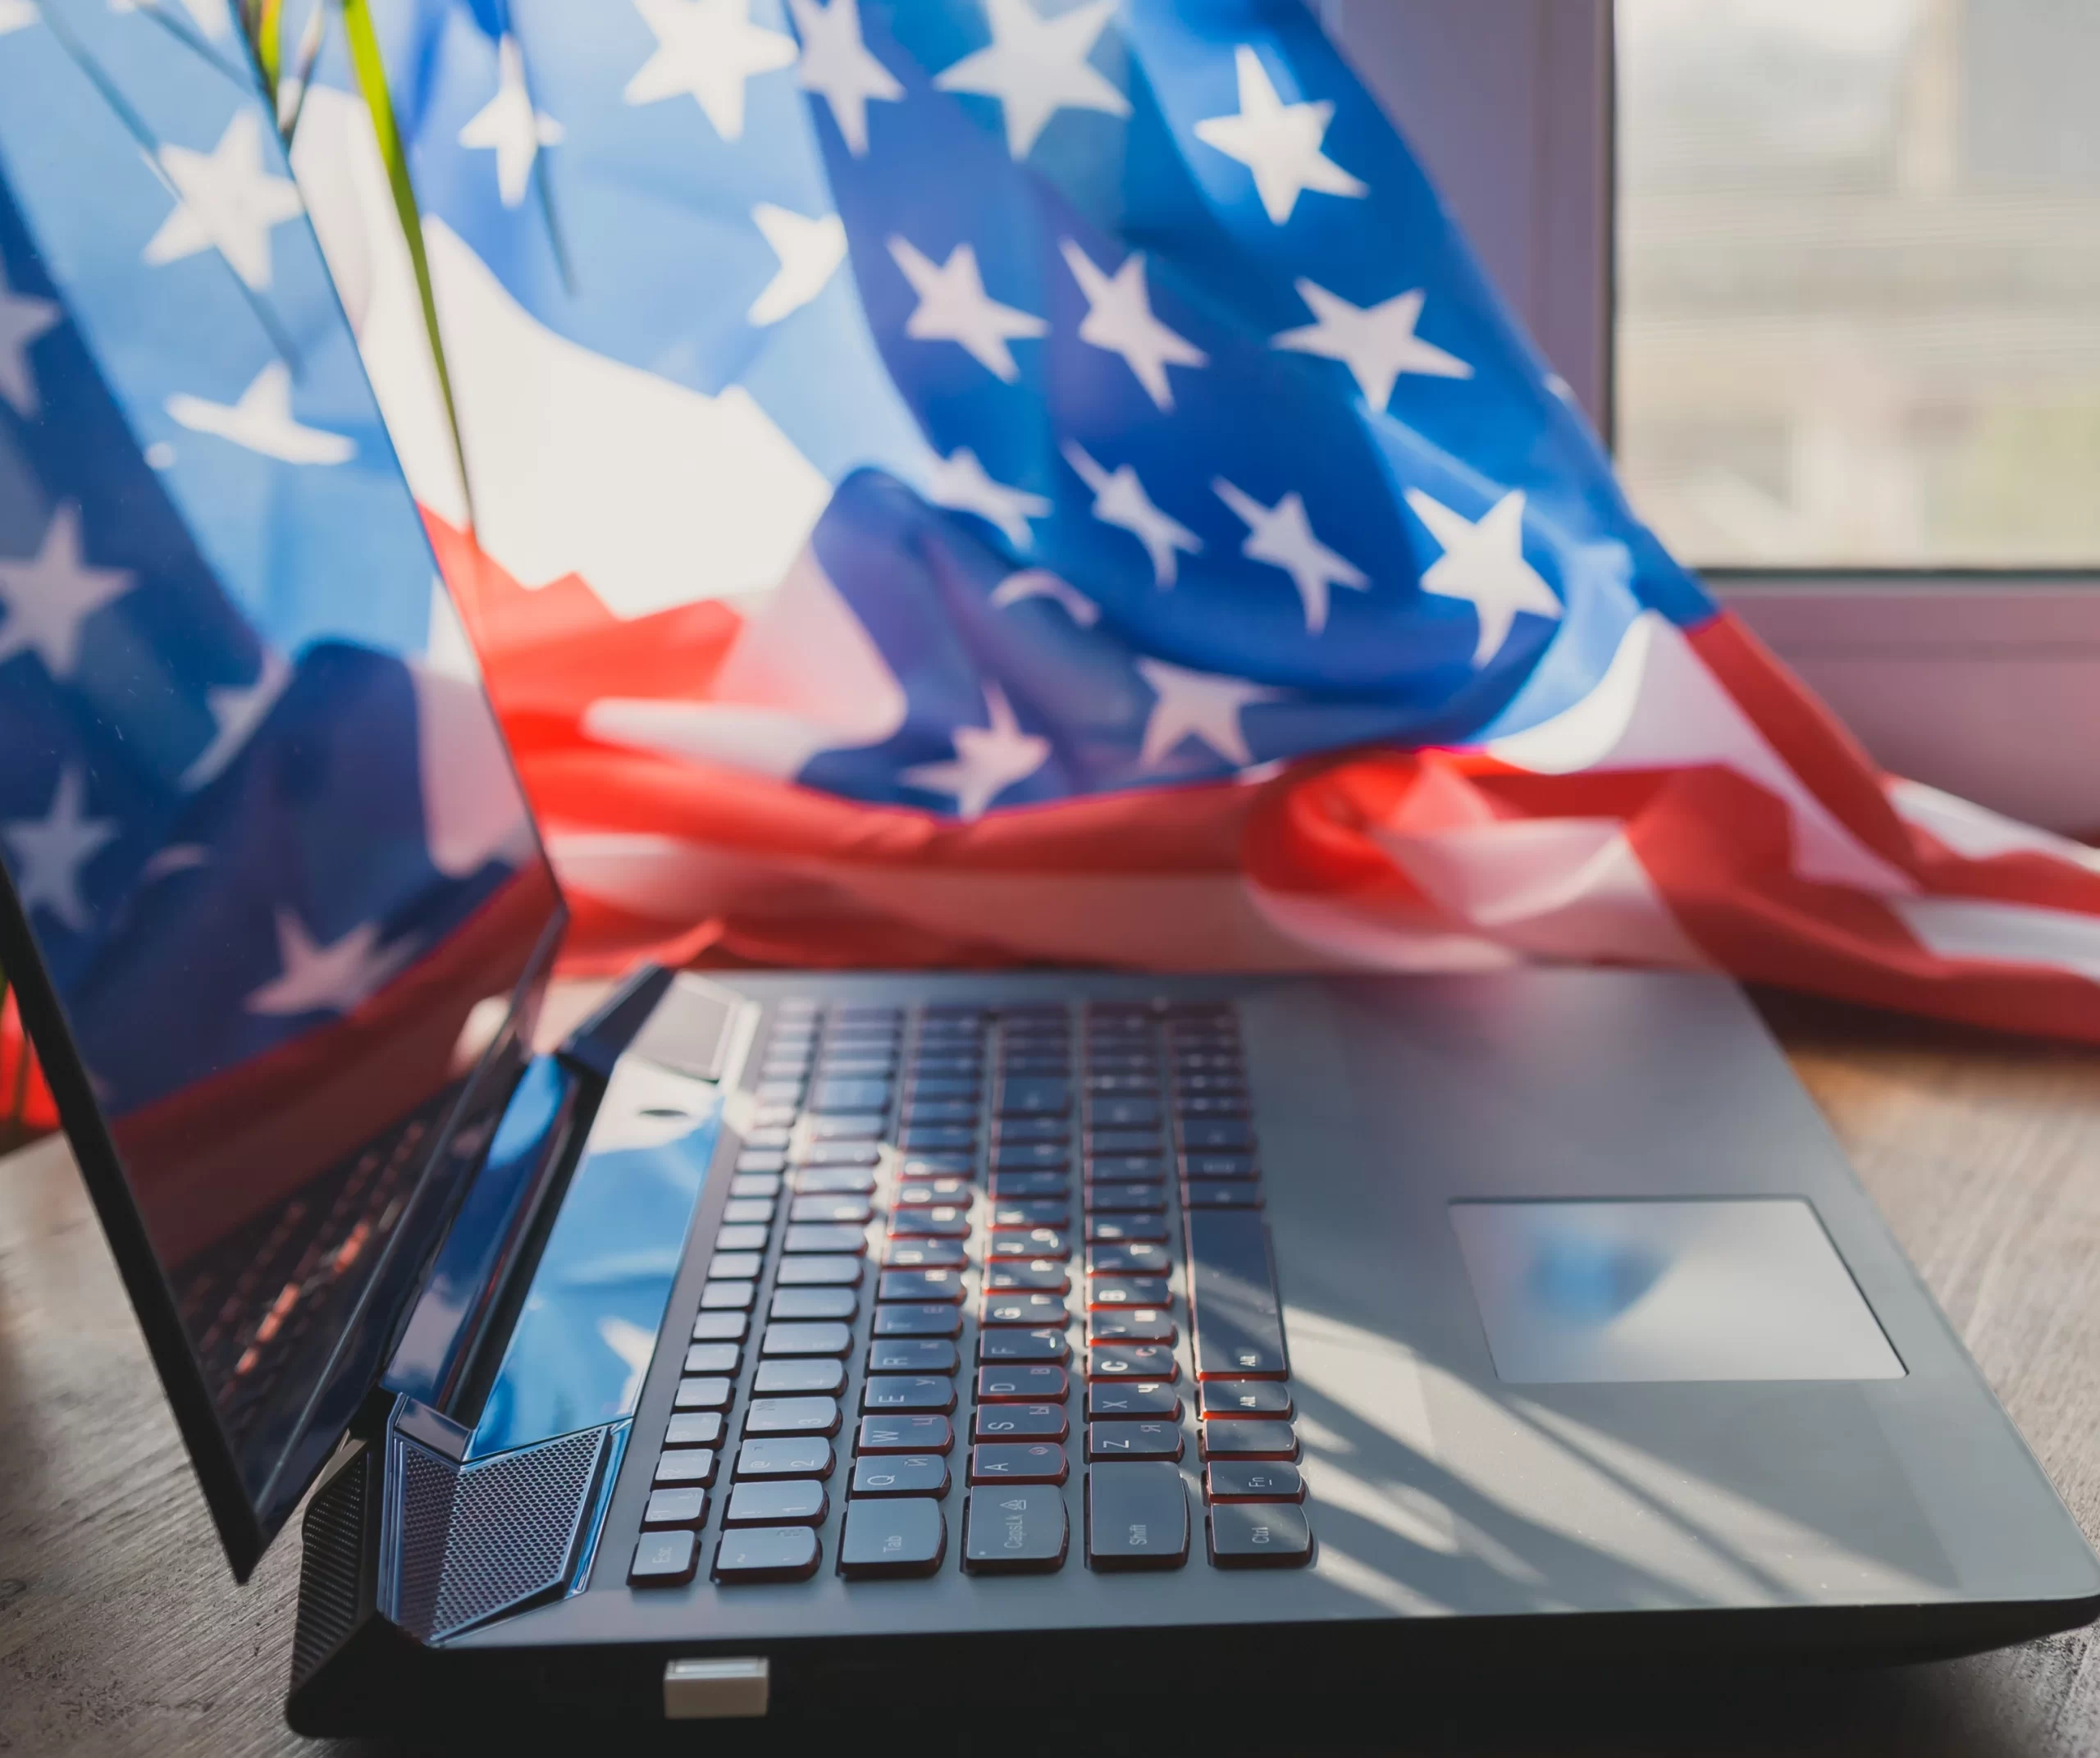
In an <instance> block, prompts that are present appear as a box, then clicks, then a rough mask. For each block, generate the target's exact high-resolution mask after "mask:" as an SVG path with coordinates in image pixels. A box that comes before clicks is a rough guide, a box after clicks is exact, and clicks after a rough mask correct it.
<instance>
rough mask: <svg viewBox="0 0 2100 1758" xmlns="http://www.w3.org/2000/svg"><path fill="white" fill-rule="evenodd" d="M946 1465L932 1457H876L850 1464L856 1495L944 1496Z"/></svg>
mask: <svg viewBox="0 0 2100 1758" xmlns="http://www.w3.org/2000/svg"><path fill="white" fill-rule="evenodd" d="M947 1492H948V1462H947V1460H946V1459H943V1458H942V1457H940V1455H939V1454H933V1453H911V1454H903V1455H902V1456H899V1455H897V1454H888V1453H879V1454H874V1455H873V1456H871V1457H870V1458H867V1459H856V1460H854V1461H853V1490H852V1493H853V1494H854V1495H947Z"/></svg>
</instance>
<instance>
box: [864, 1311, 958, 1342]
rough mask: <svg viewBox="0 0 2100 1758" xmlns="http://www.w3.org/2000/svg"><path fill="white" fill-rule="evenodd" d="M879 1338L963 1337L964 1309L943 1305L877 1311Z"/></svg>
mask: <svg viewBox="0 0 2100 1758" xmlns="http://www.w3.org/2000/svg"><path fill="white" fill-rule="evenodd" d="M875 1335H876V1336H879V1337H954V1336H961V1335H962V1308H961V1307H959V1306H949V1305H947V1304H943V1303H939V1302H927V1303H922V1304H917V1305H913V1306H879V1307H877V1308H875Z"/></svg>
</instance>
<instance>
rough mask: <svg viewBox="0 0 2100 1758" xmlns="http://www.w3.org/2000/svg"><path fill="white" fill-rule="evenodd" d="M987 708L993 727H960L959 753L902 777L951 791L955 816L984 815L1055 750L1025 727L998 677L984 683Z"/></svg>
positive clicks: (936, 790)
mask: <svg viewBox="0 0 2100 1758" xmlns="http://www.w3.org/2000/svg"><path fill="white" fill-rule="evenodd" d="M984 712H985V714H986V715H987V717H988V719H989V720H990V722H991V724H990V726H989V727H975V726H959V727H957V728H956V729H955V734H954V737H955V756H953V758H952V759H951V760H948V761H947V762H945V763H922V764H920V765H918V767H916V768H915V769H906V770H905V771H904V773H903V774H902V775H901V776H900V777H898V779H899V780H901V781H902V782H903V783H904V784H905V785H906V787H907V788H924V789H925V790H926V791H927V792H929V793H945V794H950V795H952V796H953V797H954V799H955V811H956V817H958V818H964V819H974V818H982V817H983V816H984V813H985V811H986V809H987V808H988V806H990V805H991V804H992V802H993V801H994V800H996V799H998V797H999V796H1000V795H1001V794H1002V793H1004V792H1006V791H1007V788H1011V787H1012V786H1013V784H1014V783H1016V782H1017V781H1026V780H1027V779H1028V778H1029V776H1031V775H1033V774H1034V773H1035V772H1036V771H1037V770H1038V769H1041V768H1042V767H1043V764H1044V763H1045V762H1046V761H1047V760H1048V758H1049V756H1050V741H1049V740H1048V739H1047V738H1039V737H1037V736H1036V735H1035V734H1034V733H1024V732H1022V731H1021V729H1020V722H1019V721H1018V720H1016V719H1015V718H1014V711H1013V708H1012V705H1011V704H1010V703H1009V702H1008V701H1007V698H1006V696H1005V695H1004V693H1003V692H1002V691H1001V690H1000V688H999V687H998V685H997V684H996V683H988V684H986V685H985V686H984Z"/></svg>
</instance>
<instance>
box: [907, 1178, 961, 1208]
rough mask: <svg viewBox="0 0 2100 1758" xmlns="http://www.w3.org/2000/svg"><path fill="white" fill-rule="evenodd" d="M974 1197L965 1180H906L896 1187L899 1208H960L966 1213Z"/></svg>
mask: <svg viewBox="0 0 2100 1758" xmlns="http://www.w3.org/2000/svg"><path fill="white" fill-rule="evenodd" d="M974 1198H975V1192H974V1191H973V1190H971V1189H970V1180H968V1179H967V1178H956V1177H943V1178H915V1179H908V1180H906V1181H905V1182H904V1183H902V1184H901V1185H898V1186H897V1207H898V1208H960V1209H962V1210H964V1211H965V1212H967V1211H968V1209H969V1208H970V1203H971V1201H972V1200H973V1199H974Z"/></svg>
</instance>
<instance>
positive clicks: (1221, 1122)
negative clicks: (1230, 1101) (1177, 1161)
mask: <svg viewBox="0 0 2100 1758" xmlns="http://www.w3.org/2000/svg"><path fill="white" fill-rule="evenodd" d="M1174 1129H1175V1133H1176V1135H1178V1136H1179V1137H1180V1141H1181V1151H1182V1152H1183V1153H1252V1152H1253V1147H1254V1132H1253V1130H1251V1129H1249V1128H1248V1126H1247V1125H1246V1123H1245V1121H1244V1120H1243V1119H1240V1118H1238V1117H1178V1118H1176V1120H1175V1125H1174Z"/></svg>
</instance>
